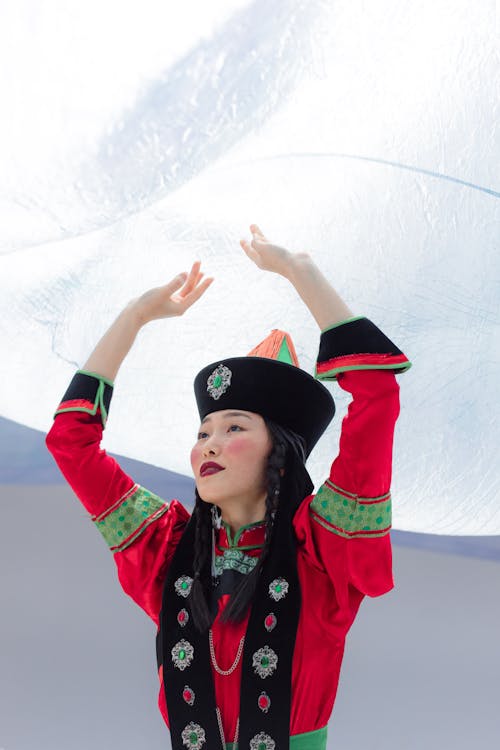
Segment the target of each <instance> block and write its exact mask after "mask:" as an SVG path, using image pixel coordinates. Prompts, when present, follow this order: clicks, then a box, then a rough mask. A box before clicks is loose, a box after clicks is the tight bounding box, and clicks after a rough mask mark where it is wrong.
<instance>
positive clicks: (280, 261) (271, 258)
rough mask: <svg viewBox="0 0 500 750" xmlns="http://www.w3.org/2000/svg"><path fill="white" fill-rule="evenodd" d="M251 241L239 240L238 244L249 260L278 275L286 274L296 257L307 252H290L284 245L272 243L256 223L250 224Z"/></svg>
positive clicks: (303, 255)
mask: <svg viewBox="0 0 500 750" xmlns="http://www.w3.org/2000/svg"><path fill="white" fill-rule="evenodd" d="M250 231H251V233H252V242H248V241H247V240H240V245H241V247H242V248H243V250H244V251H245V252H246V254H247V255H248V257H249V258H250V260H253V262H254V263H255V264H256V265H257V266H258V267H259V268H262V269H263V270H264V271H273V272H274V273H279V274H280V276H285V277H286V276H287V275H288V273H289V272H290V270H291V265H292V263H293V262H294V260H295V259H297V258H298V257H306V256H307V253H291V252H290V251H289V250H287V249H286V248H284V247H280V246H279V245H273V244H272V243H271V242H270V241H269V240H268V239H267V237H266V236H265V235H264V234H263V233H262V232H261V230H260V229H259V227H258V226H257V224H250Z"/></svg>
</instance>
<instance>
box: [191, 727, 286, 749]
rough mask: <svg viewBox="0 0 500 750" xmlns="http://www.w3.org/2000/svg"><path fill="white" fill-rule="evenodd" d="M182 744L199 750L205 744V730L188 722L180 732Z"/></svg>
mask: <svg viewBox="0 0 500 750" xmlns="http://www.w3.org/2000/svg"><path fill="white" fill-rule="evenodd" d="M182 742H183V744H184V745H186V747H188V748H189V749H190V750H200V747H202V745H204V744H205V730H204V729H203V727H201V726H200V725H199V724H196V723H195V722H194V721H190V722H189V724H187V725H186V726H185V727H184V729H183V730H182ZM273 747H274V744H273Z"/></svg>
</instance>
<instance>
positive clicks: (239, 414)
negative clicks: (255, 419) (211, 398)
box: [200, 411, 252, 426]
mask: <svg viewBox="0 0 500 750" xmlns="http://www.w3.org/2000/svg"><path fill="white" fill-rule="evenodd" d="M226 417H246V418H247V419H252V417H250V416H249V415H248V414H243V413H242V412H241V411H230V412H229V413H228V414H224V415H223V419H226ZM210 420H211V417H205V419H203V420H202V421H201V423H200V426H201V425H202V424H203V423H204V422H210Z"/></svg>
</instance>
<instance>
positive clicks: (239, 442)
mask: <svg viewBox="0 0 500 750" xmlns="http://www.w3.org/2000/svg"><path fill="white" fill-rule="evenodd" d="M251 448H252V445H251V441H250V440H248V438H246V437H245V436H244V435H241V436H238V437H234V438H233V439H232V440H231V441H230V442H229V444H228V446H227V448H226V451H225V452H226V453H227V454H228V455H230V456H241V455H242V454H243V453H247V452H248V451H249V450H251Z"/></svg>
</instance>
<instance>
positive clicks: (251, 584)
mask: <svg viewBox="0 0 500 750" xmlns="http://www.w3.org/2000/svg"><path fill="white" fill-rule="evenodd" d="M264 422H265V423H266V426H267V428H268V430H269V433H270V435H271V439H272V442H273V448H272V451H271V453H270V455H269V456H268V459H267V465H266V473H265V478H266V488H267V496H266V514H265V522H266V526H265V539H264V546H263V548H262V551H261V554H260V557H259V558H258V561H257V564H256V565H255V567H254V569H253V570H252V571H251V572H250V573H248V574H246V575H244V576H242V578H241V581H240V582H239V583H238V586H237V587H236V589H235V590H234V591H233V593H232V594H231V597H230V599H229V601H228V603H227V606H226V608H225V609H224V612H223V613H222V616H221V622H235V623H236V622H241V621H242V620H243V619H244V618H245V615H246V612H247V608H248V607H249V606H250V605H251V603H252V600H253V597H254V594H255V589H256V587H257V581H258V578H259V575H260V573H261V571H262V569H263V567H264V565H265V561H266V559H267V556H268V553H269V547H270V542H271V534H272V528H273V521H274V516H275V513H276V510H277V508H278V504H279V502H280V496H284V497H285V502H287V503H289V504H290V506H291V510H292V515H291V517H293V512H295V510H297V508H298V506H299V504H300V502H301V500H303V499H304V497H306V496H307V495H309V494H310V493H311V492H312V490H313V488H314V485H313V483H312V481H311V477H310V476H309V473H308V471H307V469H306V467H305V460H306V452H305V449H306V445H305V440H304V438H303V437H302V436H301V435H298V434H297V433H296V432H293V430H290V429H286V428H284V427H282V426H281V425H279V424H277V423H276V422H273V421H272V420H270V419H267V418H265V417H264ZM280 469H285V473H284V475H283V476H282V475H281V474H280ZM195 497H196V500H195V507H194V511H193V514H194V515H195V517H196V530H195V544H194V560H193V570H194V574H193V575H194V578H193V583H192V586H191V593H190V595H189V596H190V604H191V611H192V615H193V622H194V625H195V627H196V628H197V630H198V631H200V632H203V631H205V630H207V629H208V628H209V627H210V626H211V624H212V618H211V616H210V612H209V607H208V604H207V602H208V601H209V596H210V589H211V586H212V571H211V564H212V560H211V551H212V528H213V515H212V507H213V506H212V504H211V503H207V502H205V501H204V500H202V498H201V497H200V496H199V494H198V489H197V488H196V489H195Z"/></svg>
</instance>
